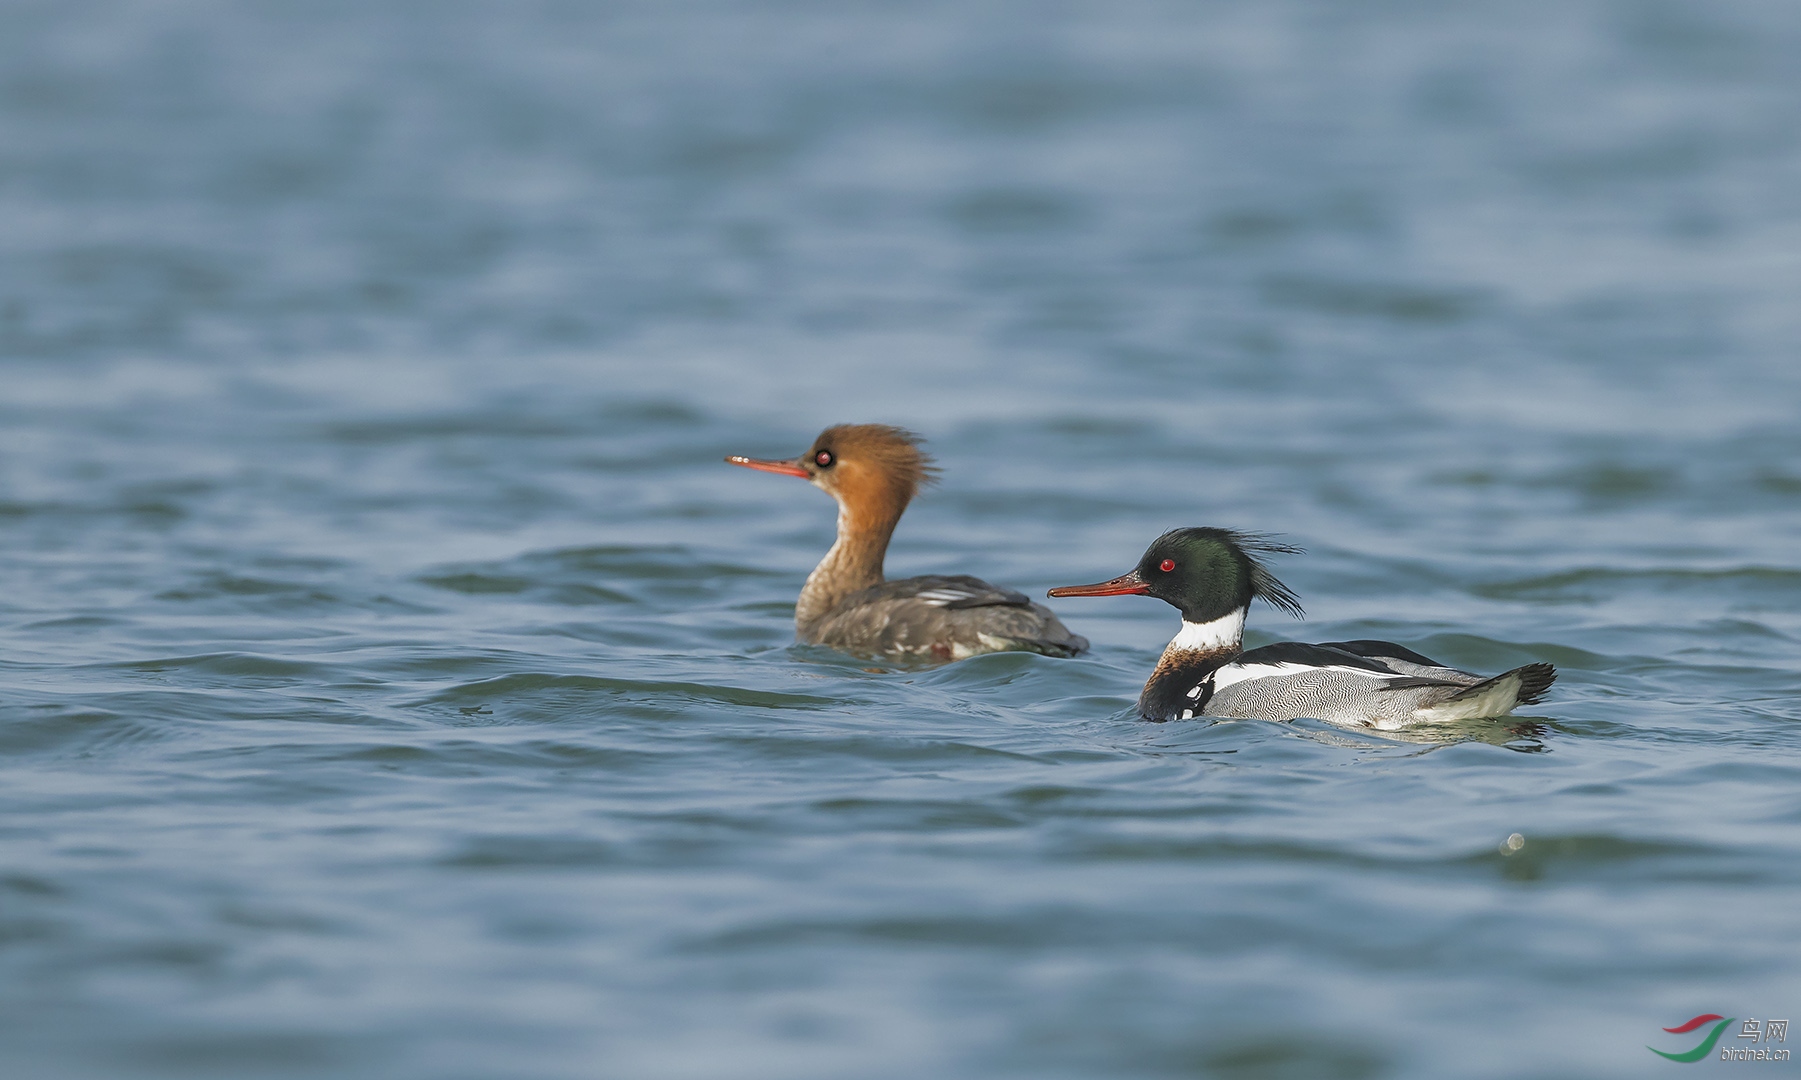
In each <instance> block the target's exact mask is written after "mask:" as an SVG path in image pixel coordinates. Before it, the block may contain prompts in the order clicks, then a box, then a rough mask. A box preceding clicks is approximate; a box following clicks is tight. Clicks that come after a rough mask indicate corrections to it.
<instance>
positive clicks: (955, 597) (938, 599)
mask: <svg viewBox="0 0 1801 1080" xmlns="http://www.w3.org/2000/svg"><path fill="white" fill-rule="evenodd" d="M974 595H976V594H975V593H972V592H963V591H960V590H957V589H926V590H923V591H922V592H920V593H918V594H916V598H917V599H920V600H924V601H925V602H926V603H928V604H931V605H933V606H934V607H945V606H946V605H949V604H954V603H956V602H957V601H959V600H968V599H969V598H970V597H972V596H974Z"/></svg>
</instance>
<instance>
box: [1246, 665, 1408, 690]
mask: <svg viewBox="0 0 1801 1080" xmlns="http://www.w3.org/2000/svg"><path fill="white" fill-rule="evenodd" d="M1315 671H1318V672H1327V671H1329V672H1331V673H1333V674H1335V675H1361V676H1363V677H1364V678H1366V679H1385V680H1386V679H1393V678H1396V675H1395V673H1394V672H1392V671H1371V670H1370V669H1368V668H1360V667H1339V666H1338V665H1336V664H1332V665H1321V664H1227V665H1226V666H1225V667H1223V668H1220V669H1219V670H1218V671H1216V672H1214V673H1213V686H1214V689H1216V690H1223V689H1225V688H1226V687H1228V686H1231V685H1233V684H1234V683H1241V682H1250V681H1251V680H1252V679H1275V678H1289V677H1292V676H1295V675H1305V674H1307V673H1309V672H1315Z"/></svg>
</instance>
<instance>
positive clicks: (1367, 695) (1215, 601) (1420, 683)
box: [1050, 529, 1557, 731]
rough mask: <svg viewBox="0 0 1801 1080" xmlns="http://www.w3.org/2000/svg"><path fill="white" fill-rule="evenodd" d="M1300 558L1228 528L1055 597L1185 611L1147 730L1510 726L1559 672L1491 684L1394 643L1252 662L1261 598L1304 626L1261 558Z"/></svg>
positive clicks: (1182, 534)
mask: <svg viewBox="0 0 1801 1080" xmlns="http://www.w3.org/2000/svg"><path fill="white" fill-rule="evenodd" d="M1299 550H1300V549H1299V548H1293V547H1289V546H1288V545H1286V544H1276V543H1271V542H1270V541H1268V540H1266V539H1264V538H1263V537H1260V536H1254V535H1250V534H1246V533H1237V532H1232V531H1230V530H1227V529H1172V530H1170V531H1169V532H1166V533H1164V534H1163V535H1162V536H1159V537H1158V538H1157V542H1156V543H1154V544H1152V545H1151V546H1150V549H1149V550H1147V551H1146V552H1145V553H1144V558H1142V559H1140V560H1138V567H1137V569H1135V570H1133V571H1132V572H1131V573H1129V574H1126V575H1124V576H1122V577H1116V578H1114V579H1113V580H1112V581H1103V582H1101V583H1100V584H1098V585H1069V586H1065V587H1064V588H1060V589H1052V590H1051V591H1050V595H1052V596H1120V595H1124V594H1128V593H1132V594H1140V595H1145V596H1155V597H1156V598H1157V599H1159V600H1162V601H1164V602H1166V603H1169V604H1171V605H1173V606H1175V607H1176V608H1177V609H1178V610H1179V611H1181V612H1182V631H1181V633H1179V634H1177V635H1176V637H1175V640H1173V641H1171V642H1170V643H1169V647H1168V648H1166V649H1164V650H1163V659H1162V660H1160V661H1158V663H1157V670H1156V671H1154V672H1152V673H1151V678H1150V681H1149V682H1147V683H1145V684H1144V693H1142V694H1140V695H1139V698H1138V713H1139V715H1140V716H1143V717H1144V718H1145V719H1146V720H1188V719H1192V718H1194V717H1196V716H1227V717H1239V718H1242V719H1248V720H1294V719H1298V718H1300V717H1303V716H1307V717H1313V718H1315V719H1319V720H1327V721H1330V722H1332V723H1335V724H1350V725H1357V726H1362V727H1373V728H1380V729H1383V730H1389V731H1392V730H1394V729H1396V728H1403V727H1407V726H1409V725H1411V724H1418V723H1424V722H1430V721H1444V720H1464V719H1469V718H1472V717H1478V716H1504V715H1506V714H1507V713H1509V712H1512V711H1513V709H1514V707H1515V706H1517V705H1532V704H1536V703H1537V702H1538V699H1539V696H1540V695H1541V694H1543V693H1544V692H1545V691H1546V690H1547V689H1549V688H1550V686H1551V683H1552V681H1553V680H1555V679H1556V678H1557V671H1556V669H1555V668H1553V667H1552V666H1551V665H1550V664H1527V665H1525V666H1524V667H1517V668H1514V669H1513V670H1512V671H1509V672H1505V673H1504V674H1500V675H1496V676H1494V677H1493V678H1483V677H1482V676H1480V675H1474V674H1471V673H1470V672H1467V671H1459V670H1458V669H1456V668H1453V667H1446V666H1445V665H1443V664H1441V663H1439V662H1438V661H1436V660H1432V659H1429V658H1427V657H1424V656H1421V655H1420V654H1419V653H1416V652H1414V651H1413V650H1412V649H1408V648H1403V647H1402V646H1400V645H1396V644H1394V643H1393V642H1389V641H1332V642H1327V643H1325V644H1323V645H1305V644H1302V643H1301V642H1298V641H1283V642H1279V643H1277V644H1275V645H1265V646H1264V647H1263V648H1261V649H1252V650H1251V651H1250V652H1245V651H1244V617H1245V612H1246V610H1247V609H1248V608H1249V607H1250V606H1251V600H1252V598H1254V597H1259V596H1260V597H1262V598H1263V599H1265V600H1267V601H1269V602H1270V603H1271V604H1274V605H1275V606H1276V607H1279V608H1281V609H1282V610H1283V611H1286V612H1288V613H1289V614H1290V615H1293V616H1295V617H1296V618H1299V617H1300V615H1301V602H1300V600H1299V599H1298V598H1297V597H1296V596H1295V594H1294V593H1292V592H1290V591H1289V589H1288V586H1286V585H1284V584H1282V583H1281V582H1280V581H1277V580H1276V578H1275V576H1274V575H1273V574H1271V573H1270V572H1269V570H1267V569H1266V568H1265V567H1264V565H1263V564H1262V563H1261V562H1259V561H1257V559H1256V557H1255V555H1253V552H1255V553H1257V554H1274V553H1281V554H1293V553H1296V552H1298V551H1299Z"/></svg>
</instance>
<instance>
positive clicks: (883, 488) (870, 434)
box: [800, 424, 938, 516]
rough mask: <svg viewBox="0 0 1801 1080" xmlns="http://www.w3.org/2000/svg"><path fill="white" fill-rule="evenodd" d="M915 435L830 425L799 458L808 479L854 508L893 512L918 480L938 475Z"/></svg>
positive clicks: (862, 426) (884, 426) (886, 427)
mask: <svg viewBox="0 0 1801 1080" xmlns="http://www.w3.org/2000/svg"><path fill="white" fill-rule="evenodd" d="M919 443H920V438H919V436H917V435H915V434H913V433H912V432H911V431H908V430H906V429H905V428H897V427H890V426H889V425H887V424H835V425H833V426H832V427H829V428H826V429H825V430H824V431H822V432H820V433H819V438H817V439H814V440H813V447H812V449H810V450H808V451H807V452H806V453H805V454H802V455H801V457H800V465H801V467H802V468H804V469H806V470H807V473H808V476H807V478H808V479H809V480H811V481H813V482H814V483H815V484H818V485H819V486H820V487H821V488H824V489H825V491H826V493H827V494H829V495H831V496H832V497H833V498H834V499H837V500H838V501H839V502H840V503H842V504H844V505H845V506H847V507H850V508H852V509H856V510H864V509H867V510H872V511H876V512H878V513H879V512H882V511H888V512H891V513H893V514H894V515H896V516H898V515H899V514H900V512H901V511H902V510H904V509H906V506H907V503H908V502H910V501H911V500H912V498H913V496H914V494H915V493H916V492H918V491H919V488H920V485H921V484H929V483H932V482H933V481H935V480H937V479H938V469H937V468H936V467H935V466H934V465H933V464H932V457H931V455H930V454H927V453H926V452H925V451H924V450H921V449H920V448H919Z"/></svg>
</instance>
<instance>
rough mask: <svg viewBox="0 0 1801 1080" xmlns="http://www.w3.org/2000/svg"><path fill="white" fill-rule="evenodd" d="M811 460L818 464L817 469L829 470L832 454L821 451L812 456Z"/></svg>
mask: <svg viewBox="0 0 1801 1080" xmlns="http://www.w3.org/2000/svg"><path fill="white" fill-rule="evenodd" d="M813 460H814V461H816V462H818V463H819V467H820V468H822V469H825V468H830V467H831V464H832V460H833V459H832V452H831V451H830V450H821V451H820V452H819V453H817V454H814V455H813Z"/></svg>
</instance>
